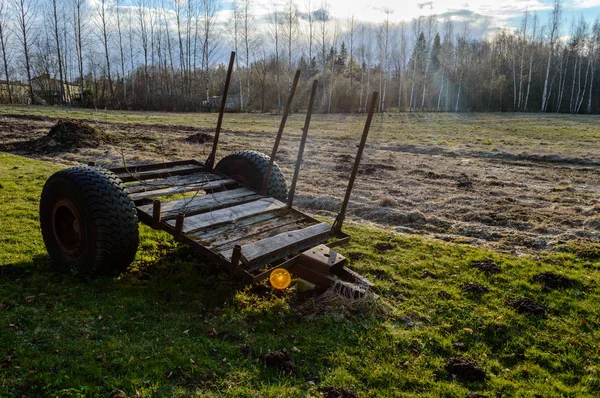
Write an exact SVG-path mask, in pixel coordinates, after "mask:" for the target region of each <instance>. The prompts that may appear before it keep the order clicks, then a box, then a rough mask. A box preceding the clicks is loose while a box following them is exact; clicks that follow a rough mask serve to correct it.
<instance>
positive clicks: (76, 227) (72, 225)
mask: <svg viewBox="0 0 600 398" xmlns="http://www.w3.org/2000/svg"><path fill="white" fill-rule="evenodd" d="M52 228H53V229H54V236H55V237H56V241H57V242H58V246H59V247H60V250H61V251H62V252H63V253H64V254H65V256H67V257H71V258H76V257H79V255H80V254H81V251H82V249H83V233H84V230H83V220H82V219H81V216H80V215H79V211H77V208H76V207H75V206H74V205H73V203H71V202H70V201H68V200H66V199H61V200H60V201H58V202H57V203H56V205H55V206H54V210H53V211H52Z"/></svg>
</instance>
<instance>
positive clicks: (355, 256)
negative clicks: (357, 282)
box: [348, 252, 365, 261]
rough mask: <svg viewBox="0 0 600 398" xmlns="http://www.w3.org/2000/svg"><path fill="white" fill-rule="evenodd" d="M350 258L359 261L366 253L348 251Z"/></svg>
mask: <svg viewBox="0 0 600 398" xmlns="http://www.w3.org/2000/svg"><path fill="white" fill-rule="evenodd" d="M348 258H349V259H350V261H358V260H362V259H363V258H365V255H364V254H363V253H359V252H350V253H348Z"/></svg>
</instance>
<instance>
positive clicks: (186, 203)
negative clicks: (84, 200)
mask: <svg viewBox="0 0 600 398" xmlns="http://www.w3.org/2000/svg"><path fill="white" fill-rule="evenodd" d="M259 198H261V196H260V195H259V194H257V193H256V192H254V191H251V190H249V189H247V188H237V189H232V190H230V191H221V192H216V193H213V194H206V195H198V196H196V197H193V198H186V199H180V200H174V201H171V202H165V203H162V204H161V209H160V218H161V219H162V220H168V219H170V218H173V217H175V216H177V214H179V213H184V214H185V215H186V216H188V217H189V216H190V215H192V214H198V213H201V212H207V211H212V210H217V209H222V208H224V207H230V206H233V205H237V204H241V203H245V202H250V201H253V200H256V199H259ZM153 207H154V205H152V204H149V205H144V206H138V208H137V209H138V212H140V211H142V212H144V213H146V214H148V215H150V214H152V210H153Z"/></svg>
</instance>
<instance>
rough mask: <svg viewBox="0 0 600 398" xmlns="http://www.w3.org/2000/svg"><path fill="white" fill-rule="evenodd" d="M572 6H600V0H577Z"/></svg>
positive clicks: (580, 7) (579, 7) (581, 7)
mask: <svg viewBox="0 0 600 398" xmlns="http://www.w3.org/2000/svg"><path fill="white" fill-rule="evenodd" d="M572 6H573V8H578V9H583V8H594V7H600V0H575V1H573V5H572Z"/></svg>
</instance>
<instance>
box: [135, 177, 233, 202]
mask: <svg viewBox="0 0 600 398" xmlns="http://www.w3.org/2000/svg"><path fill="white" fill-rule="evenodd" d="M236 183H237V181H236V180H232V179H226V180H217V181H208V182H200V183H197V184H191V185H183V186H181V185H180V186H175V187H169V188H162V189H155V190H153V191H145V192H138V193H133V194H130V195H129V196H130V197H131V200H133V201H134V202H136V201H138V200H142V199H150V198H156V197H159V196H168V195H174V194H176V193H184V192H192V191H198V190H209V189H217V188H223V187H225V186H227V185H231V184H236Z"/></svg>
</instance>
